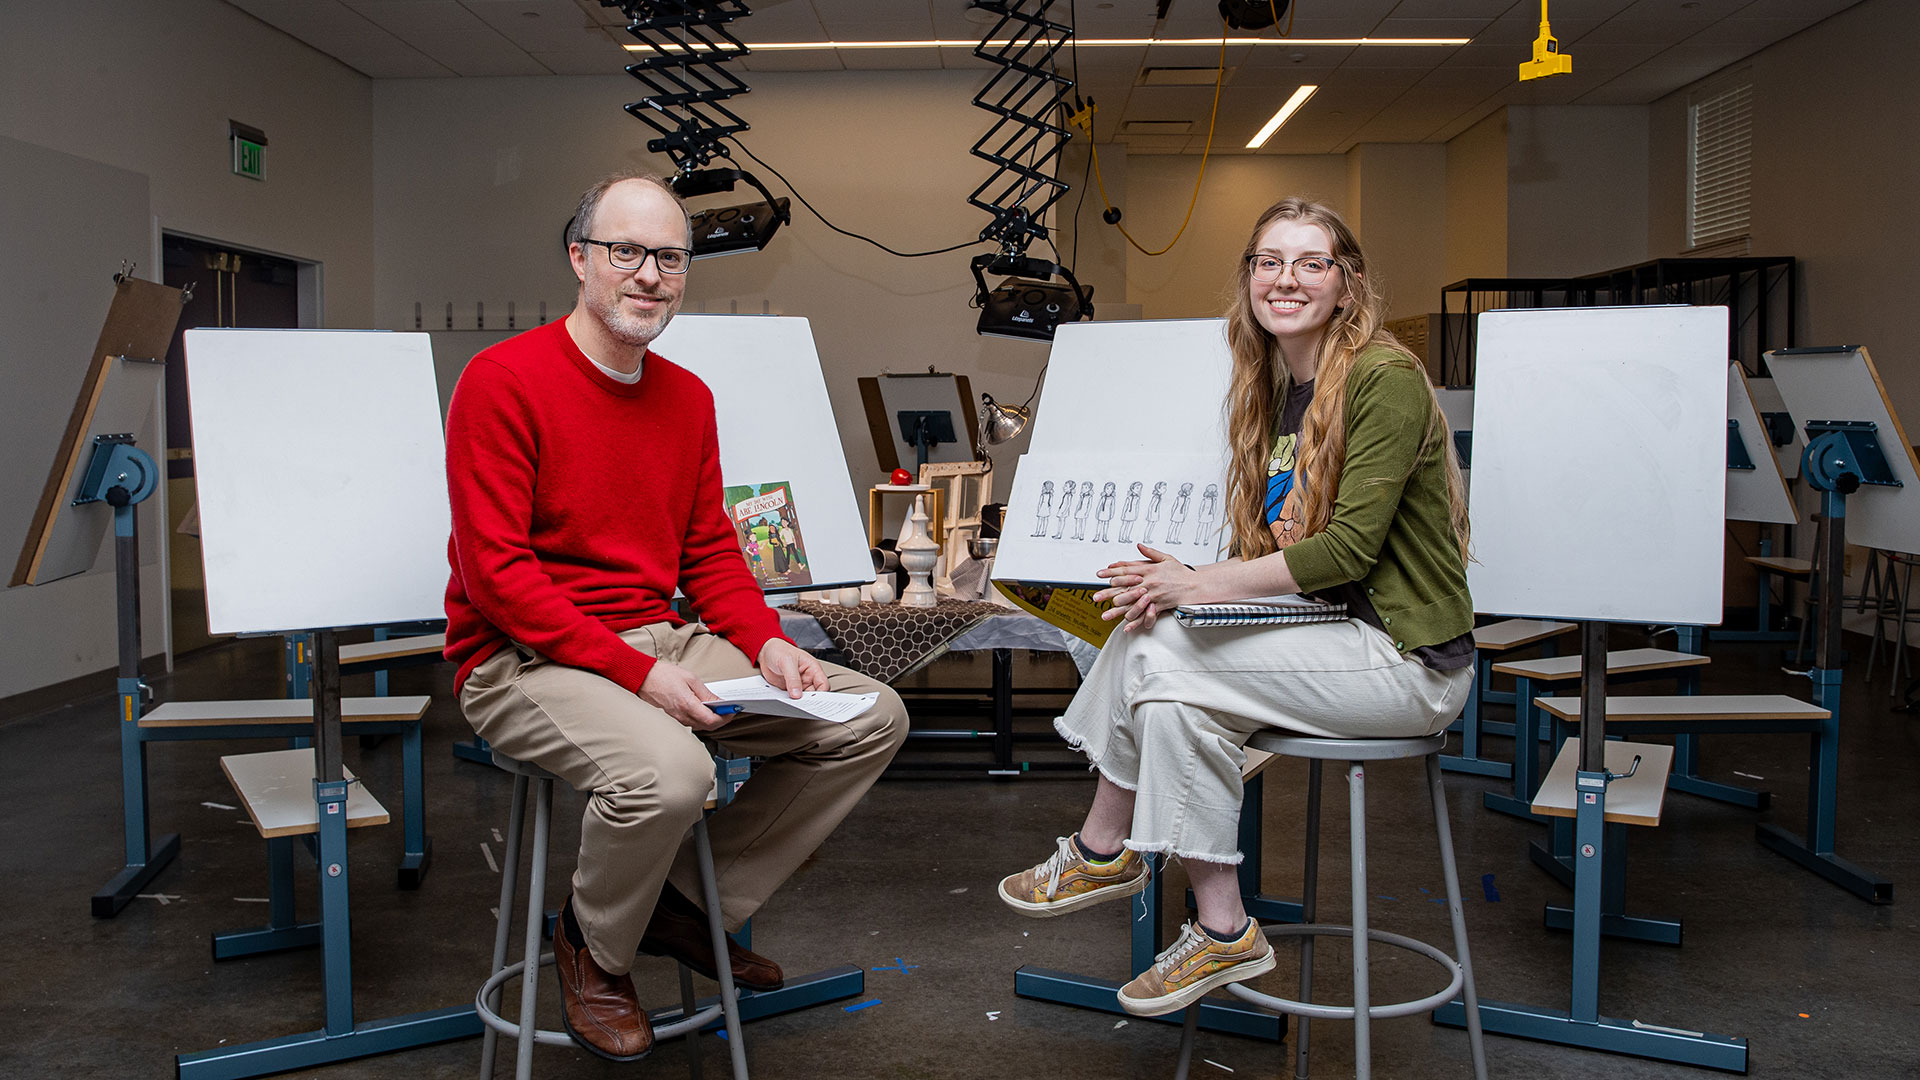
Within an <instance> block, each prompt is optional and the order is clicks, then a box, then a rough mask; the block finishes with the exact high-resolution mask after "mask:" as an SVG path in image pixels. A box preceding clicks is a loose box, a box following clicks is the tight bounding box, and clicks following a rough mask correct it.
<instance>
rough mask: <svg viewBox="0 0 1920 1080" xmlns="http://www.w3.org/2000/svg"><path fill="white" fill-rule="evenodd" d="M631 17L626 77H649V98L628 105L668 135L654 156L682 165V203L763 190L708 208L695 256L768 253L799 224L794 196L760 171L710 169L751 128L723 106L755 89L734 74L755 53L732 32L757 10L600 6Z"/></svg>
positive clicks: (672, 1)
mask: <svg viewBox="0 0 1920 1080" xmlns="http://www.w3.org/2000/svg"><path fill="white" fill-rule="evenodd" d="M600 4H601V6H602V7H612V8H619V9H620V12H621V13H622V14H624V15H625V16H626V17H627V33H628V34H629V35H631V36H632V37H633V38H634V39H635V40H636V41H638V42H639V44H638V45H629V46H627V49H628V50H629V51H630V52H632V53H634V54H635V56H636V57H637V59H636V60H635V61H634V62H633V63H631V64H628V65H627V74H629V75H631V76H633V77H634V78H636V79H638V80H640V82H641V83H642V85H644V86H645V87H646V88H647V91H648V93H647V96H646V97H644V98H641V99H640V100H639V101H636V102H632V103H631V104H629V105H627V107H626V109H627V112H628V113H629V114H631V115H632V116H634V117H635V118H636V119H638V120H640V121H642V122H643V123H645V124H646V125H647V126H648V127H651V128H653V129H654V130H655V131H657V132H659V133H660V134H659V137H657V138H654V139H649V140H648V141H647V149H648V150H649V151H651V152H653V153H656V154H665V155H667V156H668V157H669V158H671V159H672V160H673V164H674V170H675V171H674V175H673V177H672V178H671V179H670V180H669V181H668V182H669V183H670V184H671V185H672V187H673V189H674V191H676V192H678V193H679V195H680V197H681V198H683V199H695V198H699V197H701V196H704V195H714V194H719V193H721V192H729V191H732V190H733V189H734V186H735V185H736V184H742V183H744V184H746V185H747V186H749V187H751V188H753V189H754V190H755V191H757V192H759V193H760V195H761V198H760V199H759V200H757V201H754V202H747V203H740V204H737V205H733V206H719V207H707V208H703V209H698V210H695V211H693V212H692V214H691V223H692V225H693V243H692V247H693V257H694V258H696V259H705V258H711V257H713V256H716V255H732V254H735V253H738V252H742V251H760V250H762V249H764V248H765V247H766V246H767V243H768V241H770V240H772V239H773V234H774V232H775V231H776V230H778V229H779V228H780V226H782V225H785V224H787V223H789V222H791V221H792V220H793V215H792V213H791V212H790V210H789V209H788V207H789V203H788V201H787V200H786V199H785V198H775V197H774V194H773V192H771V191H769V190H767V186H766V185H765V184H763V183H761V182H760V181H759V180H758V179H757V178H756V177H755V176H754V175H753V174H752V173H750V172H747V171H746V170H745V169H737V168H734V167H732V166H731V165H730V164H728V165H721V166H717V167H714V168H705V167H704V166H707V165H709V164H710V163H712V162H713V161H714V159H716V158H730V157H731V155H730V154H729V152H728V150H727V148H726V146H725V145H724V144H723V143H722V142H721V140H722V139H725V138H729V137H731V136H734V135H737V134H739V133H740V132H742V131H747V130H750V125H748V123H747V122H746V121H745V120H743V119H741V118H740V117H739V116H738V115H736V114H735V113H734V112H732V111H731V110H729V109H728V108H727V107H726V106H725V105H723V104H721V103H722V102H724V101H726V100H727V99H729V98H731V97H734V96H735V95H738V94H745V93H747V92H748V87H747V84H746V83H744V82H742V81H740V79H739V77H738V76H736V75H734V74H733V73H732V72H731V71H729V70H728V69H727V67H726V65H727V64H728V63H730V62H731V61H733V60H734V59H736V58H738V57H742V56H746V55H748V54H749V53H751V52H752V51H753V50H751V49H749V48H748V47H747V46H746V45H745V44H743V43H742V42H741V41H740V39H739V38H737V37H735V36H734V35H733V33H732V32H731V31H730V30H729V29H727V27H728V24H730V23H732V22H734V21H735V20H737V19H741V18H744V17H746V16H748V15H751V14H752V13H753V12H752V10H751V9H750V8H748V7H747V5H746V4H744V3H742V2H741V0H600Z"/></svg>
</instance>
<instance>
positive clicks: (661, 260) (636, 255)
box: [580, 236, 1298, 276]
mask: <svg viewBox="0 0 1920 1080" xmlns="http://www.w3.org/2000/svg"><path fill="white" fill-rule="evenodd" d="M580 242H581V243H583V244H598V245H600V246H601V247H603V248H606V249H607V261H608V262H610V263H612V264H613V268H614V269H615V270H638V269H640V268H641V267H642V266H645V265H646V264H647V256H649V255H651V256H653V265H655V266H657V267H659V268H660V272H661V273H663V274H684V273H686V272H687V267H689V266H691V265H693V252H691V251H689V250H687V249H686V248H683V247H657V248H650V247H647V246H646V245H645V244H629V243H627V242H626V241H624V240H589V239H588V238H586V237H584V236H583V237H581V238H580ZM1295 276H1298V272H1297V271H1296V273H1295Z"/></svg>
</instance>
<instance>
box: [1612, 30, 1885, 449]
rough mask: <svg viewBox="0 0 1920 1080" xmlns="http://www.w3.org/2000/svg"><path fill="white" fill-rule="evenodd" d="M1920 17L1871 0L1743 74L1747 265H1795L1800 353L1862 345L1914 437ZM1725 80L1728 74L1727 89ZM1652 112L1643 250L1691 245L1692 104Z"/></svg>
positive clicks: (1776, 49)
mask: <svg viewBox="0 0 1920 1080" xmlns="http://www.w3.org/2000/svg"><path fill="white" fill-rule="evenodd" d="M1916 52H1920V5H1916V4H1913V3H1909V2H1907V0H1868V2H1867V3H1863V4H1860V5H1858V6H1857V7H1852V8H1849V9H1847V10H1846V11H1843V12H1841V13H1840V14H1838V15H1835V16H1834V17H1832V18H1830V19H1827V20H1826V21H1824V22H1822V23H1820V24H1818V25H1816V26H1814V27H1812V28H1811V29H1809V30H1806V31H1804V32H1802V33H1800V34H1797V35H1795V36H1793V37H1791V38H1788V39H1787V40H1786V41H1783V42H1781V43H1779V44H1777V45H1775V46H1773V47H1772V48H1769V49H1766V50H1764V51H1762V52H1760V53H1758V54H1757V55H1755V56H1753V57H1751V58H1750V59H1749V60H1748V61H1746V62H1745V63H1744V65H1742V66H1745V67H1747V68H1749V69H1750V71H1751V73H1752V78H1753V253H1754V254H1756V255H1792V256H1794V257H1795V258H1797V259H1798V260H1799V272H1800V281H1799V287H1800V310H1799V327H1798V330H1799V341H1800V344H1802V345H1838V344H1842V343H1846V344H1862V345H1865V346H1867V347H1868V349H1869V350H1870V351H1871V352H1872V353H1873V359H1874V364H1875V366H1876V367H1877V368H1878V369H1879V372H1880V377H1881V381H1882V382H1883V383H1884V384H1885V386H1886V389H1887V393H1888V395H1889V396H1890V397H1891V398H1892V399H1893V404H1894V410H1895V413H1896V415H1900V416H1902V417H1903V418H1904V423H1905V425H1906V428H1907V434H1908V436H1909V437H1920V359H1916V357H1915V355H1914V346H1913V337H1914V335H1913V325H1914V319H1913V316H1912V313H1911V304H1910V302H1909V298H1910V297H1912V296H1914V295H1915V294H1916V293H1920V257H1917V256H1916V243H1915V237H1916V230H1915V228H1914V225H1913V214H1914V199H1915V196H1916V193H1920V143H1916V141H1915V138H1914V133H1915V132H1920V90H1916V84H1915V82H1914V79H1913V75H1912V72H1911V70H1910V65H1909V64H1907V63H1906V62H1905V58H1908V57H1911V56H1913V55H1915V54H1916ZM1726 74H1727V73H1722V74H1721V76H1716V77H1724V76H1725V75H1726ZM1692 89H1693V88H1688V89H1687V90H1681V91H1679V92H1676V93H1674V94H1671V95H1669V96H1667V97H1665V98H1662V99H1661V100H1660V101H1658V102H1655V103H1654V105H1653V106H1652V110H1651V112H1652V119H1651V126H1650V130H1651V140H1650V141H1651V156H1650V162H1649V164H1650V168H1649V174H1650V177H1651V182H1650V184H1649V187H1648V192H1647V198H1648V246H1649V247H1650V248H1651V249H1652V250H1653V251H1654V252H1655V253H1657V254H1660V255H1674V254H1680V253H1681V251H1682V248H1683V247H1684V245H1685V243H1686V236H1685V228H1686V172H1685V161H1686V145H1687V143H1686V123H1687V116H1686V114H1687V98H1688V94H1689V92H1690V91H1691V90H1692Z"/></svg>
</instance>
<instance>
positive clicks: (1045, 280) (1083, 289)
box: [973, 255, 1093, 341]
mask: <svg viewBox="0 0 1920 1080" xmlns="http://www.w3.org/2000/svg"><path fill="white" fill-rule="evenodd" d="M983 271H984V273H993V274H1008V275H1013V276H1009V277H1007V278H1005V279H1004V280H1002V281H1001V282H1000V284H998V285H996V286H994V287H992V288H988V287H987V281H986V278H985V276H984V273H983ZM1056 276H1058V277H1061V278H1064V279H1065V282H1064V283H1062V282H1059V281H1054V280H1051V279H1052V278H1053V277H1056ZM973 280H974V286H975V290H976V291H975V296H976V298H977V299H978V302H979V305H980V321H979V323H978V324H977V325H976V326H975V330H976V332H978V333H979V334H981V335H982V336H985V337H1004V338H1016V339H1018V340H1021V341H1052V340H1053V332H1054V331H1055V330H1056V329H1058V328H1059V326H1060V324H1061V323H1069V322H1078V321H1080V320H1081V319H1091V318H1092V317H1093V286H1091V285H1082V284H1080V282H1079V281H1077V280H1075V279H1074V276H1073V271H1071V270H1069V269H1067V268H1066V267H1064V266H1061V265H1060V264H1058V263H1050V262H1047V261H1046V260H1044V259H1027V258H1015V259H1011V260H1009V259H1006V258H1004V257H1002V256H996V255H982V256H979V257H978V258H976V259H974V261H973Z"/></svg>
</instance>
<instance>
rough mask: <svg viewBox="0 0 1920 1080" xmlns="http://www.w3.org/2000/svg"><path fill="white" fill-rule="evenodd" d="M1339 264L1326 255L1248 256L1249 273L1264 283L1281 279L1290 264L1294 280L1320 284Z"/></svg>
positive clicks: (1305, 283) (1254, 278) (1303, 283)
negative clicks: (1292, 256)
mask: <svg viewBox="0 0 1920 1080" xmlns="http://www.w3.org/2000/svg"><path fill="white" fill-rule="evenodd" d="M1338 265H1340V264H1339V263H1336V262H1334V261H1333V260H1332V259H1329V258H1327V257H1326V256H1325V255H1302V256H1300V257H1299V258H1297V259H1282V258H1280V257H1279V256H1277V255H1249V256H1247V271H1248V273H1250V274H1252V275H1253V280H1255V281H1257V282H1259V283H1260V284H1262V285H1268V284H1271V283H1273V282H1275V281H1278V280H1280V272H1281V271H1282V270H1285V269H1286V268H1287V267H1289V266H1291V267H1293V280H1295V281H1297V282H1299V283H1300V284H1302V285H1318V284H1320V283H1321V282H1323V281H1325V280H1327V275H1328V274H1330V273H1332V272H1333V268H1334V267H1336V266H1338Z"/></svg>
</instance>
